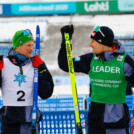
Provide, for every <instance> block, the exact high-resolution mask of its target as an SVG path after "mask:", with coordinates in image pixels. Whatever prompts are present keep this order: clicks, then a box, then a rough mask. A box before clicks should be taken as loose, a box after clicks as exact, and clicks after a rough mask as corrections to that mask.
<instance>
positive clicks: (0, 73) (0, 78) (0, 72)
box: [0, 70, 2, 87]
mask: <svg viewBox="0 0 134 134" xmlns="http://www.w3.org/2000/svg"><path fill="white" fill-rule="evenodd" d="M1 85H2V70H0V87H1Z"/></svg>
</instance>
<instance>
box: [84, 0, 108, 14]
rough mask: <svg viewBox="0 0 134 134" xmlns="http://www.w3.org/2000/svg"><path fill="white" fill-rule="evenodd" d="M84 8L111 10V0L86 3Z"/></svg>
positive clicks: (87, 9) (88, 9)
mask: <svg viewBox="0 0 134 134" xmlns="http://www.w3.org/2000/svg"><path fill="white" fill-rule="evenodd" d="M84 8H85V10H86V11H87V12H89V11H109V2H108V1H107V2H105V3H104V2H101V3H99V2H95V4H90V5H88V3H85V4H84Z"/></svg>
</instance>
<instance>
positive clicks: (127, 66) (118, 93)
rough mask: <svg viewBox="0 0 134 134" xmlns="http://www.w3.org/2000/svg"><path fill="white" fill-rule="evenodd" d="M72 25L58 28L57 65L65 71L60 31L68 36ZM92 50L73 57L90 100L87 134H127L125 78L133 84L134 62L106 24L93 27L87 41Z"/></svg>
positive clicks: (65, 65)
mask: <svg viewBox="0 0 134 134" xmlns="http://www.w3.org/2000/svg"><path fill="white" fill-rule="evenodd" d="M73 31H74V28H73V25H71V26H70V25H67V26H64V27H62V28H61V33H62V43H61V48H60V51H59V54H58V64H59V67H60V68H61V69H62V70H64V71H66V72H68V64H67V56H66V49H65V41H64V32H67V33H69V35H70V38H71V39H72V34H73ZM89 46H90V47H92V48H93V52H92V53H88V54H84V55H81V56H79V57H75V58H73V62H74V70H75V72H82V73H85V74H88V75H89V77H90V82H91V88H92V93H91V103H90V107H89V113H88V125H89V134H128V133H129V131H128V128H129V120H130V118H129V111H128V107H127V105H126V103H125V102H126V100H125V97H126V86H127V81H130V83H131V84H132V85H133V86H134V62H133V60H132V59H131V57H130V56H129V55H127V54H125V50H124V47H123V46H122V45H121V43H120V42H118V41H117V40H115V39H114V33H113V31H112V30H111V29H110V28H109V27H106V26H101V27H99V26H98V27H96V28H95V30H94V31H93V32H92V34H91V42H90V44H89Z"/></svg>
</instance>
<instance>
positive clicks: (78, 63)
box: [58, 42, 93, 74]
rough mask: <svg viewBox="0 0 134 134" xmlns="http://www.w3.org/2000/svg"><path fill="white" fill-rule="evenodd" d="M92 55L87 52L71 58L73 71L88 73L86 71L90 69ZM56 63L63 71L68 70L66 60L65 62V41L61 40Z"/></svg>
mask: <svg viewBox="0 0 134 134" xmlns="http://www.w3.org/2000/svg"><path fill="white" fill-rule="evenodd" d="M92 57H93V54H92V53H88V54H85V55H81V56H79V57H75V58H73V64H74V71H75V72H81V73H85V74H88V72H89V71H90V63H91V59H92ZM58 65H59V67H60V69H62V70H63V71H65V72H68V62H67V54H66V48H65V42H62V44H61V48H60V50H59V54H58Z"/></svg>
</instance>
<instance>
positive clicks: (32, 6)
mask: <svg viewBox="0 0 134 134" xmlns="http://www.w3.org/2000/svg"><path fill="white" fill-rule="evenodd" d="M11 11H12V15H52V14H70V13H76V3H75V2H57V3H56V2H53V3H25V4H12V5H11Z"/></svg>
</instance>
